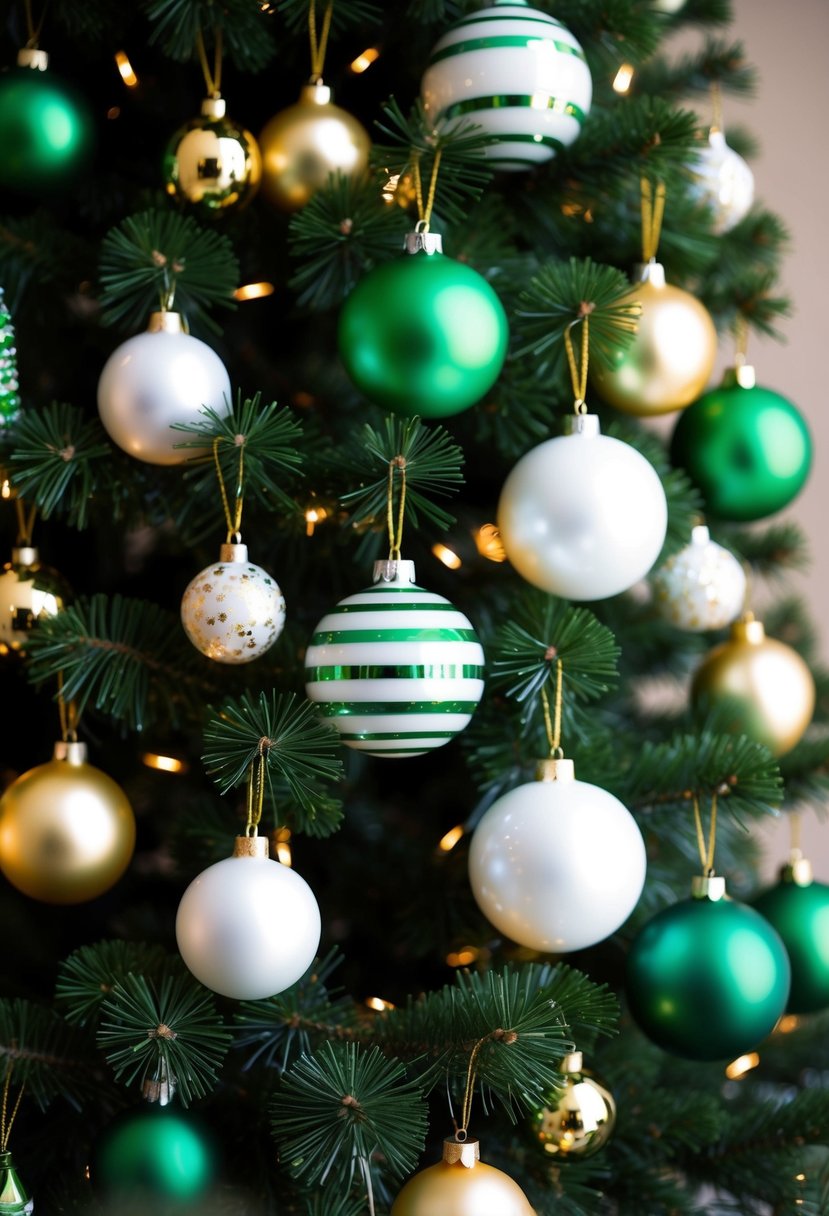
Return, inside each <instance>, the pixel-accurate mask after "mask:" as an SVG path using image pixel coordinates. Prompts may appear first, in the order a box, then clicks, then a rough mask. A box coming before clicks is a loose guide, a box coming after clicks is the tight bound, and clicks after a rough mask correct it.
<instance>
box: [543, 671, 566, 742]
mask: <svg viewBox="0 0 829 1216" xmlns="http://www.w3.org/2000/svg"><path fill="white" fill-rule="evenodd" d="M563 684H564V667H563V664H562V662H561V659H556V692H555V701H554V704H553V710H552V712H551V711H550V698H549V697H548V696H547V689H546V688H545V687H544V686H543V685H542V688H541V704H542V706H543V708H544V728H545V730H546V732H547V743H548V744H549V747H550V758H551V759H552V760H563V759H564V749H563V748H562V746H561V710H562V703H563V697H562V692H563Z"/></svg>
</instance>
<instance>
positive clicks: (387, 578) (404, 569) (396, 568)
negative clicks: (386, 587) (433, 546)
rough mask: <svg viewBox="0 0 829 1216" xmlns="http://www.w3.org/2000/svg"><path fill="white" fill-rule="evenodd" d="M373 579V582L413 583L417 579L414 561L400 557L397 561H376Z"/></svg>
mask: <svg viewBox="0 0 829 1216" xmlns="http://www.w3.org/2000/svg"><path fill="white" fill-rule="evenodd" d="M371 581H372V582H373V583H413V582H414V581H415V567H414V562H408V561H404V560H403V558H398V559H397V561H390V560H389V561H380V562H375V563H374V570H373V572H372V575H371Z"/></svg>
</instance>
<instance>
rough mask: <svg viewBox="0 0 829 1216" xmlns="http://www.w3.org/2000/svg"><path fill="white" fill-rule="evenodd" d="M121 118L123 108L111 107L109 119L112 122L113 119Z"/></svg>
mask: <svg viewBox="0 0 829 1216" xmlns="http://www.w3.org/2000/svg"><path fill="white" fill-rule="evenodd" d="M120 117H121V107H120V106H110V107H109V109H108V110H107V118H108V119H110V121H112V120H113V119H115V118H120Z"/></svg>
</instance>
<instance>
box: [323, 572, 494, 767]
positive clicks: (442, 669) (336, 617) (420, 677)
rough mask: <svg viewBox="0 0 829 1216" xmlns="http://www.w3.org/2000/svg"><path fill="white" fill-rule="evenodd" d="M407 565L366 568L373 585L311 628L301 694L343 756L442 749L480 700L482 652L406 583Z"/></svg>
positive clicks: (436, 602)
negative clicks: (346, 750)
mask: <svg viewBox="0 0 829 1216" xmlns="http://www.w3.org/2000/svg"><path fill="white" fill-rule="evenodd" d="M414 580H415V570H414V562H409V561H381V562H375V564H374V584H373V585H372V586H371V587H367V588H366V589H365V590H364V591H358V592H357V594H356V595H349V596H347V597H346V599H344V600H341V601H340V602H339V604H337V605H336V607H335V608H333V609H332V610H331V612H329V613H328V615H327V616H324V617H323V618H322V620H321V621H320V623H319V624H318V625H317V628H316V630H315V631H314V635H313V637H312V639H311V644H310V645H309V647H308V650H307V651H306V654H305V680H306V684H305V691H306V693H307V695H308V698H309V700H311V701H316V702H317V704H318V705H319V706H320V709H321V712H322V713H323V715H324V716H325V717H326V718H327V719H328V720H329V721H330V722H331V723H332V725H333V726H335V727H336V728H337V730H338V731H339V732H340V738H341V740H342V742H343V743H345V744H346V745H347V746H348V747H353V748H356V749H357V750H358V751H363V752H368V754H369V755H371V756H386V757H390V758H392V759H395V758H399V757H401V756H413V755H419V754H420V753H422V752H428V751H432V750H433V749H434V748H436V747H441V746H442V745H443V744H444V743H448V742H449V740H450V739H451V738H453V737H454V736H455V735H456V734H458V733H459V732H460V731H462V730H463V729H464V727H465V726H466V725H467V724H468V722H469V719H470V718H471V716H472V714H473V713H474V711H475V709H476V708H477V706H478V702H479V701H480V699H481V696H482V695H483V691H484V652H483V649H482V647H481V643H480V642H479V641H478V637H477V635H476V633H475V631H474V629H473V628H472V625H471V624H470V622H469V620H468V619H467V618H466V617H465V616H464V614H463V613H462V612H459V611H458V609H457V608H455V607H453V605H452V604H450V603H449V601H448V600H447V599H444V597H443V596H442V595H436V594H435V593H434V592H433V591H424V589H423V588H422V587H418V586H417V584H416V583H415V581H414Z"/></svg>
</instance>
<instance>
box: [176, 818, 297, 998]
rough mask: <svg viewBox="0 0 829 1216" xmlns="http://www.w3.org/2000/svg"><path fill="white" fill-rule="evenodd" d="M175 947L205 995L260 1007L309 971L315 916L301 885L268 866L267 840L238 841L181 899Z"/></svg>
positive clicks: (273, 864)
mask: <svg viewBox="0 0 829 1216" xmlns="http://www.w3.org/2000/svg"><path fill="white" fill-rule="evenodd" d="M176 940H177V941H178V948H179V952H180V953H181V957H182V958H183V959H184V962H185V964H186V965H187V967H188V968H189V970H190V971H191V972H192V973H193V975H194V976H195V977H196V979H197V980H199V982H200V983H202V984H204V985H205V987H207V988H211V989H212V990H213V991H214V992H218V993H220V994H221V995H222V996H230V997H234V998H235V999H236V1000H239V1001H258V1000H263V999H264V998H265V997H269V996H275V995H276V994H277V993H278V992H284V990H285V989H286V988H290V986H291V985H292V984H295V983H296V981H297V980H298V979H299V978H300V977H301V976H302V975H304V974H305V972H306V971H307V970H308V968H309V967H310V966H311V963H312V962H313V961H314V958H315V956H316V953H317V947H318V946H319V940H320V912H319V908H318V906H317V901H316V899H315V898H314V894H313V892H312V890H311V888H310V887H309V886H308V884H307V882H306V881H305V880H304V879H303V878H300V876H299V874H297V873H296V871H295V870H292V869H289V867H288V866H284V865H281V864H280V863H279V862H278V861H271V860H269V858H268V841H267V838H266V837H265V836H252V837H249V836H237V837H236V844H235V847H234V853H233V856H232V857H226V858H225V860H224V861H219V862H216V864H215V865H212V866H209V867H208V869H206V870H205V871H204V873H202V874H199V876H198V878H194V879H193V881H192V882H191V883H190V886H189V887H188V888H187V890H186V891H185V892H184V895H183V896H182V899H181V903H180V904H179V908H178V915H177V916H176Z"/></svg>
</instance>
